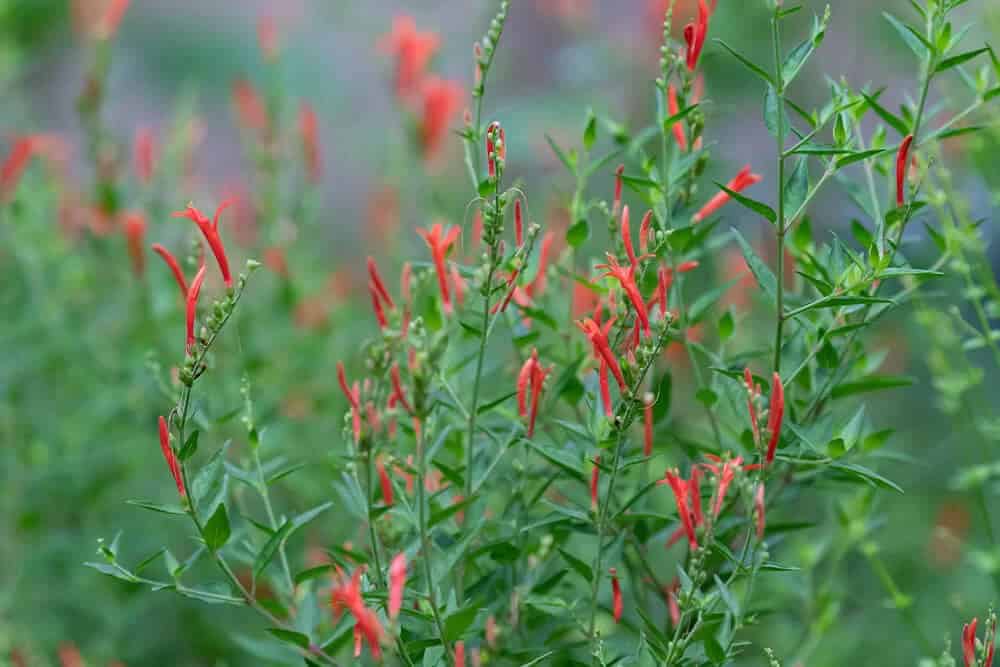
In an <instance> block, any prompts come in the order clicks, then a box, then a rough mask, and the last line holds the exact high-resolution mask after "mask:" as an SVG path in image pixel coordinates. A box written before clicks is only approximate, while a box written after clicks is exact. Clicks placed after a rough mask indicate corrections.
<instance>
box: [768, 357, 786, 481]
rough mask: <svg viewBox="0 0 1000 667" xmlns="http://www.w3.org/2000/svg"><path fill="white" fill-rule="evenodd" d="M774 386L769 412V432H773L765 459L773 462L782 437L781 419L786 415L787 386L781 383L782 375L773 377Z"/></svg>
mask: <svg viewBox="0 0 1000 667" xmlns="http://www.w3.org/2000/svg"><path fill="white" fill-rule="evenodd" d="M772 383H773V385H774V386H772V387H771V404H770V405H769V406H768V413H767V432H768V433H770V434H771V439H770V440H769V441H768V443H767V458H766V459H765V461H766V462H767V463H771V461H773V460H774V451H775V449H777V447H778V440H779V438H780V437H781V421H782V418H783V417H784V415H785V388H784V386H783V385H782V384H781V376H780V375H778V374H777V373H775V374H774V377H773V378H772Z"/></svg>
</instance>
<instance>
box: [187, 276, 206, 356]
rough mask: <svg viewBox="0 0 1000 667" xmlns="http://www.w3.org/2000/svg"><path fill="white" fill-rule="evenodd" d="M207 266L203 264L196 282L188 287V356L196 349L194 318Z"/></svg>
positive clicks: (195, 278) (195, 277) (192, 282)
mask: <svg viewBox="0 0 1000 667" xmlns="http://www.w3.org/2000/svg"><path fill="white" fill-rule="evenodd" d="M205 268H206V267H205V265H204V264H202V265H201V268H200V269H198V273H196V274H195V276H194V280H192V281H191V286H190V287H188V292H187V300H186V302H185V305H186V310H185V314H186V324H187V339H186V341H185V349H186V350H187V352H188V354H190V353H191V350H192V348H193V347H194V341H195V337H194V318H195V314H196V311H197V309H198V295H199V294H201V284H202V283H203V282H205Z"/></svg>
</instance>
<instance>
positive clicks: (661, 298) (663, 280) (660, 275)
mask: <svg viewBox="0 0 1000 667" xmlns="http://www.w3.org/2000/svg"><path fill="white" fill-rule="evenodd" d="M673 283H674V271H673V269H671V268H670V267H667V266H661V267H660V268H659V269H658V270H657V272H656V296H655V298H654V302H656V303H659V304H660V316H661V317H666V316H667V308H668V305H667V301H668V299H669V295H670V287H671V286H672V285H673Z"/></svg>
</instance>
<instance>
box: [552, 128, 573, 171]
mask: <svg viewBox="0 0 1000 667" xmlns="http://www.w3.org/2000/svg"><path fill="white" fill-rule="evenodd" d="M545 141H547V142H549V148H551V149H552V152H553V153H555V154H556V157H557V158H559V161H560V162H562V163H563V166H564V167H566V169H567V170H568V171H569V173H571V174H573V175H576V163H575V162H571V161H570V159H569V157H567V155H566V153H564V152H563V149H561V148H559V144H557V143H556V141H555V139H553V138H552V137H550V136H549V135H548V134H546V135H545Z"/></svg>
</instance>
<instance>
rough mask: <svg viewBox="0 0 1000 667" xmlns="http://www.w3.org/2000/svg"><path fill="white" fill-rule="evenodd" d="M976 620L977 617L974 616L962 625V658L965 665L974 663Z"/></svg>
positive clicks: (968, 666)
mask: <svg viewBox="0 0 1000 667" xmlns="http://www.w3.org/2000/svg"><path fill="white" fill-rule="evenodd" d="M978 622H979V619H978V618H974V619H972V620H971V621H970V622H968V623H966V624H965V625H963V626H962V658H963V659H964V661H965V667H972V666H973V665H975V664H976V624H977V623H978Z"/></svg>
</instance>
